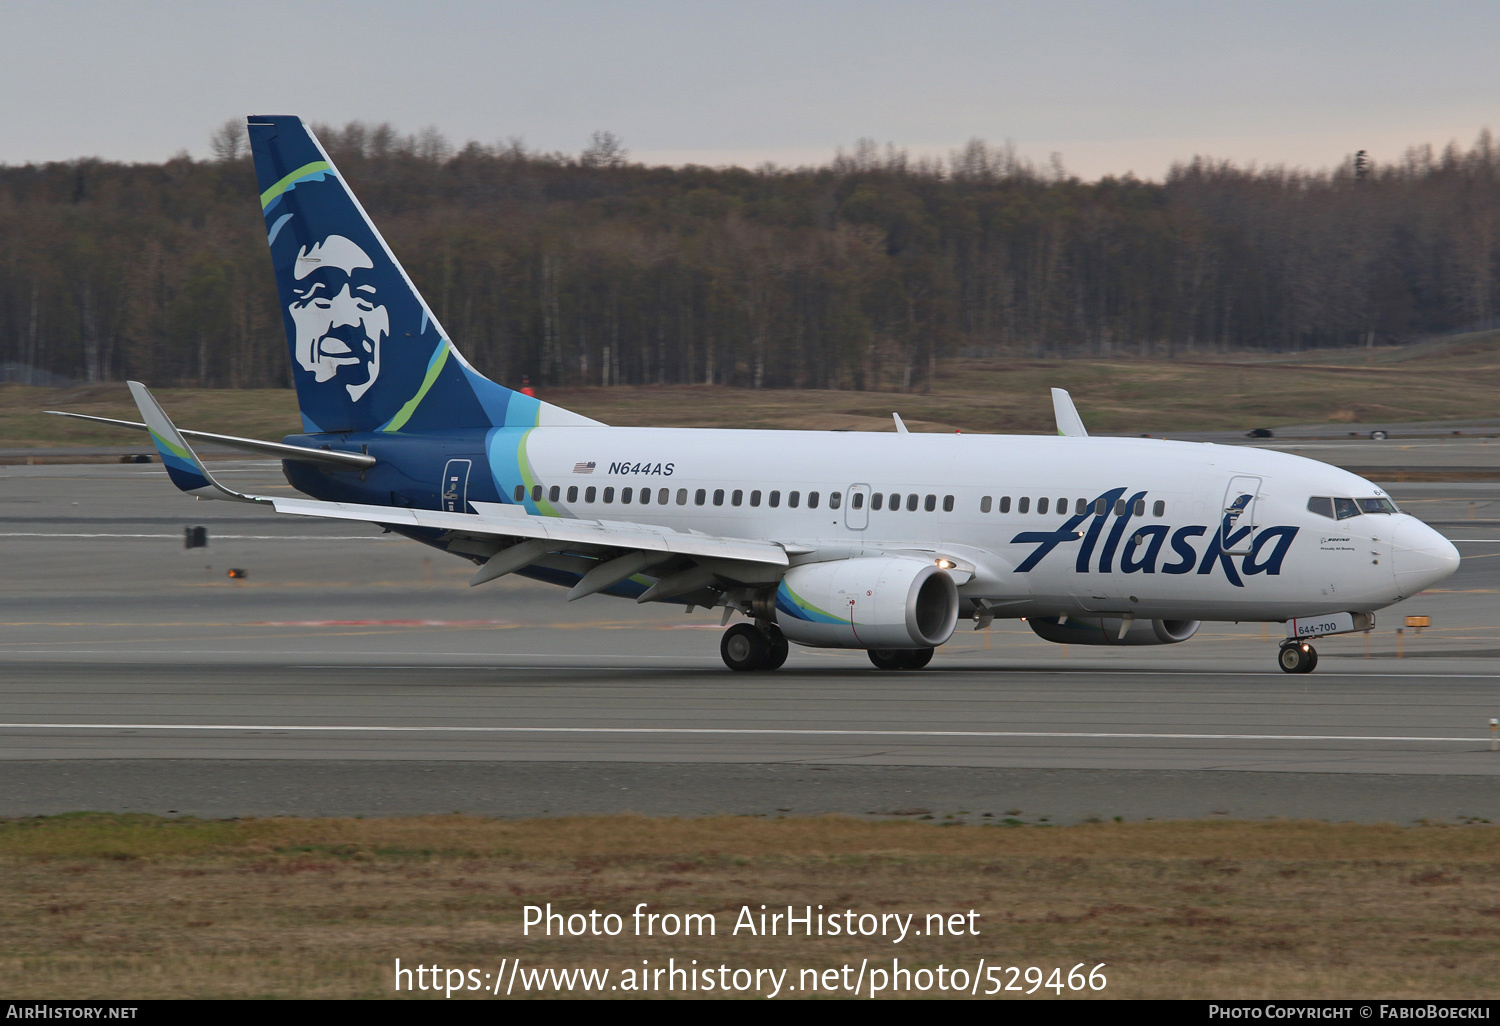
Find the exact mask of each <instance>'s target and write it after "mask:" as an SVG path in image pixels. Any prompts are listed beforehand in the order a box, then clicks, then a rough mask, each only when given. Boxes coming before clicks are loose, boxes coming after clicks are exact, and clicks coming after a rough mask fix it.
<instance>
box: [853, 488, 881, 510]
mask: <svg viewBox="0 0 1500 1026" xmlns="http://www.w3.org/2000/svg"><path fill="white" fill-rule="evenodd" d="M883 505H885V492H876V493H875V494H874V495H872V496H870V508H871V509H879V508H880V507H881V506H883ZM856 508H858V507H856Z"/></svg>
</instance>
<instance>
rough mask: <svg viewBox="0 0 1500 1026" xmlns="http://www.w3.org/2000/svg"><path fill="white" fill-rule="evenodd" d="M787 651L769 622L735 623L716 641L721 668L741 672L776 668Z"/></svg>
mask: <svg viewBox="0 0 1500 1026" xmlns="http://www.w3.org/2000/svg"><path fill="white" fill-rule="evenodd" d="M790 648H791V646H790V645H789V644H788V643H787V640H786V636H785V635H783V634H782V633H781V628H780V627H777V626H776V625H775V624H773V623H767V624H760V623H754V624H749V623H737V624H735V625H734V626H733V627H731V628H729V630H727V631H725V632H724V636H723V637H722V638H720V639H719V655H720V656H722V657H723V658H724V665H725V666H727V667H729V668H730V669H731V670H735V671H737V672H742V673H748V672H753V671H756V670H762V671H770V670H777V669H780V668H781V664H782V663H784V662H786V657H787V652H788V651H789V650H790Z"/></svg>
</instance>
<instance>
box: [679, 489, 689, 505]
mask: <svg viewBox="0 0 1500 1026" xmlns="http://www.w3.org/2000/svg"><path fill="white" fill-rule="evenodd" d="M677 505H679V506H686V505H687V489H686V488H679V489H677Z"/></svg>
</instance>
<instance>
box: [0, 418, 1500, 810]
mask: <svg viewBox="0 0 1500 1026" xmlns="http://www.w3.org/2000/svg"><path fill="white" fill-rule="evenodd" d="M1329 444H1330V445H1333V444H1335V443H1333V442H1330V443H1329ZM1358 444H1359V446H1360V447H1359V448H1357V449H1356V448H1350V449H1349V451H1348V455H1349V456H1350V457H1352V458H1351V459H1350V460H1349V461H1348V462H1351V463H1352V462H1354V460H1355V459H1364V458H1366V454H1365V453H1364V451H1363V445H1364V443H1358ZM1443 444H1449V443H1447V442H1444V443H1443ZM1477 448H1479V447H1478V446H1477V444H1476V449H1477ZM1488 448H1493V449H1495V450H1496V453H1497V455H1500V446H1492V447H1488ZM1308 455H1315V454H1312V453H1309V454H1308ZM1484 455H1485V456H1486V457H1487V456H1488V452H1487V451H1486V453H1485V454H1484ZM1323 458H1326V457H1323ZM1477 458H1478V457H1476V456H1473V455H1472V454H1470V453H1467V452H1465V453H1464V454H1463V456H1462V459H1463V460H1464V461H1472V460H1473V459H1477ZM1465 465H1468V464H1467V462H1466V463H1465ZM223 470H224V472H225V473H226V474H227V475H228V476H230V478H231V480H236V481H238V482H239V483H240V484H242V485H243V486H244V487H246V488H247V489H259V490H275V489H278V488H279V489H280V490H282V491H285V490H286V488H285V484H284V482H282V481H281V480H280V477H279V473H278V468H277V466H276V465H275V464H267V463H255V462H246V463H232V464H231V463H226V464H224V465H223ZM1389 488H1390V490H1391V491H1392V492H1393V494H1395V496H1396V497H1397V499H1398V501H1400V502H1402V503H1403V504H1404V505H1405V506H1406V507H1407V508H1408V509H1410V510H1411V511H1412V512H1415V513H1417V514H1418V515H1419V516H1422V517H1423V518H1424V519H1426V520H1428V521H1429V522H1431V523H1434V524H1435V525H1436V526H1438V527H1439V529H1440V530H1443V531H1444V533H1445V534H1447V535H1448V536H1449V537H1450V538H1453V539H1455V540H1456V542H1457V543H1458V546H1459V549H1460V551H1461V552H1462V553H1463V555H1464V557H1465V558H1464V562H1463V565H1462V567H1461V569H1460V570H1459V572H1458V573H1457V574H1456V575H1455V576H1454V577H1452V578H1450V579H1449V580H1448V581H1446V582H1444V583H1443V584H1442V585H1441V586H1440V587H1439V588H1437V589H1435V590H1434V591H1432V592H1428V593H1425V594H1423V595H1421V596H1417V597H1416V598H1413V599H1411V600H1409V601H1408V602H1406V603H1403V605H1402V607H1397V608H1395V609H1392V610H1387V611H1385V612H1383V613H1382V614H1381V617H1380V626H1379V627H1378V628H1377V630H1376V631H1375V632H1374V633H1373V634H1371V635H1368V636H1356V637H1347V638H1334V639H1326V640H1325V641H1323V642H1320V643H1319V651H1320V654H1321V660H1320V664H1319V667H1318V670H1317V672H1316V673H1314V674H1312V675H1309V676H1305V677H1289V676H1286V675H1283V674H1281V673H1280V672H1279V671H1277V670H1276V669H1275V668H1274V665H1273V656H1274V652H1275V642H1276V637H1275V636H1274V634H1266V633H1263V628H1262V627H1261V625H1258V624H1251V625H1217V624H1210V625H1207V626H1206V627H1205V628H1204V630H1203V632H1202V633H1201V634H1200V636H1199V637H1197V638H1195V639H1193V640H1192V641H1191V642H1189V643H1187V644H1185V645H1182V646H1172V647H1164V648H1146V649H1132V650H1128V651H1116V650H1098V649H1080V648H1079V647H1077V646H1069V647H1060V646H1053V645H1049V644H1047V643H1045V642H1042V641H1040V640H1039V639H1037V638H1035V637H1034V636H1033V635H1032V634H1031V633H1030V631H1029V630H1027V629H1026V627H1025V626H1024V625H1022V624H1010V625H1006V624H1003V623H1001V624H997V625H996V627H995V628H994V629H992V630H990V631H987V632H967V631H963V630H961V631H960V633H959V634H958V635H957V636H956V637H955V639H954V641H953V642H951V643H950V644H949V645H947V646H944V648H943V649H942V650H941V651H940V653H939V655H938V657H937V659H935V660H934V662H933V664H932V666H931V667H930V668H929V669H927V670H924V671H921V672H918V673H879V672H876V671H874V670H873V669H871V668H870V667H869V665H868V663H867V661H866V660H865V658H864V656H863V654H862V653H845V652H825V651H813V650H803V649H797V648H795V647H794V649H793V653H792V656H791V658H790V659H789V661H788V663H787V665H786V667H785V668H784V669H783V670H782V671H780V672H778V673H776V674H771V675H738V674H732V673H730V672H729V671H727V670H725V669H724V668H723V666H722V663H721V662H720V661H719V658H718V651H717V645H718V630H719V628H718V618H717V616H716V615H715V614H713V613H710V612H708V611H703V610H699V611H698V612H696V613H693V614H685V613H684V612H683V611H682V610H681V609H680V608H666V607H658V606H646V607H640V606H636V605H634V604H633V603H628V602H621V601H618V600H611V599H608V598H604V597H598V596H596V597H594V598H590V599H585V600H583V601H581V602H578V603H572V604H569V603H567V602H565V601H564V600H563V597H562V594H561V592H560V591H558V590H556V589H553V588H549V587H546V586H543V585H538V584H534V583H531V582H526V581H522V580H517V579H507V580H504V581H501V582H497V583H494V584H490V585H486V586H484V587H482V588H479V589H473V590H471V589H469V588H468V587H467V586H466V583H465V582H466V579H467V577H468V576H469V574H470V573H471V572H472V567H471V566H470V565H469V564H467V563H465V562H462V561H459V560H453V559H451V558H450V557H445V556H443V555H442V554H440V553H436V552H433V551H431V550H428V549H425V548H424V547H422V546H419V545H417V544H415V543H412V542H408V541H404V540H401V539H397V538H395V537H393V536H389V535H384V534H382V533H381V532H380V530H379V529H378V528H374V527H365V526H363V525H358V524H333V525H330V524H323V523H318V522H313V521H305V520H299V519H296V518H291V517H280V516H277V515H276V514H270V513H264V512H262V511H261V510H259V509H256V508H254V507H247V506H241V505H237V504H230V503H206V502H203V503H195V502H193V501H192V500H190V499H187V498H186V497H183V496H181V495H179V494H178V493H176V492H175V491H174V490H173V489H172V488H171V487H170V485H168V483H167V482H166V481H165V479H164V476H163V475H162V472H161V468H160V466H159V465H144V466H117V465H98V464H96V465H74V466H37V467H26V466H7V467H0V815H10V816H13V815H30V814H41V813H54V812H61V811H68V810H73V809H101V810H113V811H151V812H159V813H178V814H192V815H203V816H230V815H267V814H358V815H379V814H396V813H400V814H409V813H418V812H452V811H455V810H457V811H465V812H474V813H483V814H496V815H532V814H552V815H557V814H571V813H583V812H620V811H637V812H642V813H651V814H679V815H703V814H709V813H716V812H722V813H741V814H766V815H776V814H810V813H821V812H845V813H852V814H857V815H869V814H874V815H931V816H934V817H943V816H950V815H951V816H957V817H960V818H966V819H968V818H973V819H980V818H985V817H986V816H988V817H989V818H994V819H1002V820H1003V819H1006V818H1014V819H1019V820H1022V821H1025V822H1037V821H1040V820H1042V819H1046V820H1047V821H1048V822H1074V821H1078V820H1083V819H1089V818H1111V817H1114V816H1120V817H1122V818H1125V819H1144V818H1153V817H1154V818H1168V817H1173V818H1175V817H1182V816H1215V815H1227V816H1236V817H1261V816H1287V817H1313V818H1321V819H1358V820H1367V821H1374V820H1390V821H1394V822H1411V821H1414V820H1421V819H1427V820H1435V821H1458V820H1485V819H1492V820H1495V821H1496V822H1500V787H1497V786H1496V783H1497V782H1496V781H1495V780H1494V779H1493V778H1494V777H1495V776H1496V775H1497V774H1500V753H1495V752H1491V751H1490V731H1489V726H1488V721H1489V718H1490V717H1492V716H1495V717H1500V662H1497V660H1496V658H1495V657H1496V655H1500V603H1497V601H1496V595H1500V563H1497V560H1500V483H1497V482H1486V481H1458V482H1429V483H1420V484H1417V483H1406V484H1403V483H1399V482H1393V483H1390V484H1389ZM190 525H201V526H204V527H206V528H207V532H208V538H209V544H208V546H207V547H206V548H201V549H186V548H184V546H183V528H184V527H186V526H190ZM230 568H235V569H239V570H243V571H245V574H244V576H241V577H238V578H234V579H231V578H230V577H229V576H228V575H227V571H228V570H229V569H230ZM1409 613H1411V614H1422V615H1426V616H1429V617H1431V619H1432V624H1433V626H1432V627H1431V628H1427V629H1424V631H1423V632H1422V633H1421V634H1420V635H1418V634H1416V633H1415V632H1413V631H1409V630H1407V631H1403V632H1402V633H1401V634H1400V635H1398V634H1397V633H1396V627H1398V626H1400V625H1401V624H1402V622H1403V617H1404V616H1405V615H1406V614H1409ZM1273 629H1274V628H1273ZM1398 655H1399V658H1398Z"/></svg>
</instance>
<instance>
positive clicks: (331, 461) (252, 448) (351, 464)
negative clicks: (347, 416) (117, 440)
mask: <svg viewBox="0 0 1500 1026" xmlns="http://www.w3.org/2000/svg"><path fill="white" fill-rule="evenodd" d="M44 412H46V413H50V414H52V415H53V416H54V417H72V418H73V419H75V420H92V421H95V422H96V423H99V424H112V425H114V426H115V427H124V428H131V429H133V430H136V431H149V430H150V428H148V427H147V426H146V425H145V424H142V423H140V422H139V421H134V420H116V419H115V418H113V417H93V416H90V415H89V414H87V413H67V412H65V411H63V410H46V411H44ZM177 433H178V434H180V435H182V436H183V437H184V438H190V439H193V440H194V441H198V442H209V443H211V444H214V445H223V446H228V447H229V448H231V449H240V450H242V451H244V452H253V453H256V454H257V455H260V456H274V457H276V458H277V459H282V460H296V461H298V462H301V463H323V464H327V465H330V466H335V467H343V468H345V469H347V470H364V469H366V468H368V467H373V466H374V465H375V457H374V456H369V455H366V454H365V453H362V452H337V451H335V450H333V449H309V448H308V447H307V446H305V445H287V444H286V443H285V442H267V441H264V440H262V439H259V438H240V437H239V436H237V435H219V434H214V433H213V432H212V431H188V430H186V429H184V428H178V429H177Z"/></svg>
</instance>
